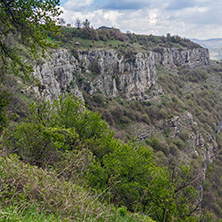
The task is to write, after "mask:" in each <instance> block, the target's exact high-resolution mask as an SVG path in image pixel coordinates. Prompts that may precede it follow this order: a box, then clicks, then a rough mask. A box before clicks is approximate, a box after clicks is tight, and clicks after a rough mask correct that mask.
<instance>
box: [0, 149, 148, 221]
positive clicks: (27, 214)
mask: <svg viewBox="0 0 222 222" xmlns="http://www.w3.org/2000/svg"><path fill="white" fill-rule="evenodd" d="M0 178H1V183H0V203H1V204H0V218H1V221H16V222H17V221H27V222H28V221H53V222H54V221H67V222H68V221H120V222H121V221H135V222H136V221H143V220H142V219H144V221H149V218H148V217H146V216H144V217H142V216H141V217H138V218H141V220H140V219H136V218H137V216H133V215H130V214H129V212H125V213H124V215H122V214H121V213H120V212H119V211H120V210H119V211H118V210H117V209H116V208H114V207H113V206H106V205H105V204H101V203H100V202H99V201H98V197H95V196H92V195H90V194H89V193H88V192H86V190H84V189H83V188H81V187H79V186H78V185H76V184H73V183H72V182H66V181H65V180H64V179H63V178H60V179H58V178H57V175H56V174H55V173H53V172H52V171H51V172H48V171H47V170H42V169H38V168H37V167H36V166H30V165H27V164H24V163H23V162H21V161H20V160H19V159H18V157H17V156H15V155H9V156H8V155H6V154H5V153H4V152H3V150H2V149H1V155H0ZM150 221H152V220H150Z"/></svg>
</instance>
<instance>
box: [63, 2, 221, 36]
mask: <svg viewBox="0 0 222 222" xmlns="http://www.w3.org/2000/svg"><path fill="white" fill-rule="evenodd" d="M60 6H61V8H62V10H63V14H62V15H61V17H62V18H64V19H65V21H66V22H67V23H71V24H72V25H73V26H75V23H76V18H79V19H80V20H81V21H82V22H83V21H85V20H86V19H88V20H89V21H90V24H91V25H92V26H93V27H94V28H98V27H100V26H108V27H114V28H118V29H120V30H121V31H122V32H127V31H130V32H132V33H136V34H147V35H149V34H153V35H166V34H167V33H170V34H171V35H179V36H181V37H185V38H197V39H209V38H222V16H221V13H222V1H221V0H60Z"/></svg>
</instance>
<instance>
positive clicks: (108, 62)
mask: <svg viewBox="0 0 222 222" xmlns="http://www.w3.org/2000/svg"><path fill="white" fill-rule="evenodd" d="M208 64H209V53H208V50H207V49H203V48H198V49H193V50H184V51H180V50H175V49H164V51H163V52H161V53H158V52H153V51H148V52H144V53H137V54H135V55H130V56H128V58H126V56H124V55H120V54H119V53H118V52H116V51H114V50H112V49H111V50H103V49H94V50H90V51H78V52H77V51H72V52H69V51H67V50H64V49H62V50H57V51H54V52H52V55H51V57H49V58H48V60H45V61H40V62H38V63H36V65H35V67H34V77H36V78H37V79H39V81H40V84H39V85H38V86H37V87H35V91H36V92H37V93H38V94H39V95H41V96H44V97H46V98H48V99H54V98H56V97H57V96H58V95H59V94H61V93H65V92H73V93H74V94H75V95H76V96H78V97H80V98H82V93H81V90H82V89H84V90H85V91H87V92H88V93H90V94H91V95H93V94H95V93H102V94H103V95H105V96H111V97H116V96H122V97H124V98H125V99H127V100H132V99H136V100H147V99H149V98H150V96H155V95H158V94H161V93H162V91H161V90H159V89H158V87H157V72H156V66H157V65H158V66H164V67H165V68H171V69H176V68H177V66H190V67H193V66H197V65H208ZM151 89H152V90H151ZM150 91H152V94H150Z"/></svg>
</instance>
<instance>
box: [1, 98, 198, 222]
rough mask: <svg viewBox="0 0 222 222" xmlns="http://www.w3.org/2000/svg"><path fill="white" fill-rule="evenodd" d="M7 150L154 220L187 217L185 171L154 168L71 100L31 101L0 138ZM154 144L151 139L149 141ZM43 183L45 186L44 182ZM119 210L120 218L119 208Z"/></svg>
mask: <svg viewBox="0 0 222 222" xmlns="http://www.w3.org/2000/svg"><path fill="white" fill-rule="evenodd" d="M4 140H5V146H7V149H8V150H9V151H10V152H13V153H17V154H18V155H19V156H20V158H21V159H22V160H23V161H24V162H26V163H30V164H32V165H37V166H40V167H44V168H49V167H51V168H53V169H54V170H55V171H56V173H57V174H58V175H60V176H63V177H64V178H66V179H67V180H69V181H70V182H77V181H79V183H80V184H85V185H86V186H90V187H91V188H93V190H94V192H96V193H97V192H98V193H99V195H100V198H101V200H103V201H105V200H106V201H109V202H111V203H113V204H115V205H116V206H117V207H121V206H124V207H127V209H128V210H130V211H131V212H143V213H145V214H147V215H149V216H150V217H151V218H153V219H154V220H156V221H171V220H172V218H174V220H176V221H180V219H181V218H187V219H188V218H190V217H191V215H192V211H193V210H194V209H195V207H194V206H196V199H195V197H196V192H195V189H194V188H193V187H192V183H191V182H190V180H191V177H190V176H189V168H187V167H184V168H183V167H180V166H178V167H176V168H175V167H174V169H173V172H176V173H171V172H172V170H171V169H167V168H165V167H159V166H157V165H156V163H155V161H154V159H153V152H152V149H151V148H150V147H147V146H138V145H137V144H136V143H135V142H129V143H125V144H124V143H122V142H121V141H120V140H117V139H114V138H113V133H112V132H111V131H110V130H109V129H108V127H107V124H106V122H105V121H103V120H101V116H100V115H98V113H94V112H92V111H89V110H87V109H86V108H85V107H84V106H83V104H82V102H81V101H79V100H78V99H77V98H73V96H72V95H71V96H68V95H66V97H65V98H63V97H60V98H59V99H57V100H55V101H53V102H52V103H50V102H47V101H43V102H42V104H37V103H32V104H31V105H30V110H29V116H28V117H27V118H26V119H24V121H23V122H21V123H19V124H17V125H15V126H13V125H11V129H10V130H9V132H8V133H7V134H6V135H5V136H4ZM150 144H151V145H152V146H154V147H155V146H158V141H157V139H153V140H152V141H151V143H150ZM46 183H47V182H46ZM124 207H122V208H119V210H118V212H119V214H120V215H121V216H123V217H124V216H125V213H126V210H125V208H124Z"/></svg>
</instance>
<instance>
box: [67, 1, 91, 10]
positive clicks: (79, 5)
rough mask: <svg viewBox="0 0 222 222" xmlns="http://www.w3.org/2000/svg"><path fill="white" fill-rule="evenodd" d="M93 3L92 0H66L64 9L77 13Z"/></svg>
mask: <svg viewBox="0 0 222 222" xmlns="http://www.w3.org/2000/svg"><path fill="white" fill-rule="evenodd" d="M92 3H93V0H68V1H67V2H66V3H65V5H64V8H65V9H67V10H73V11H79V10H82V9H84V8H87V7H89V6H90V5H91V4H92Z"/></svg>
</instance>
